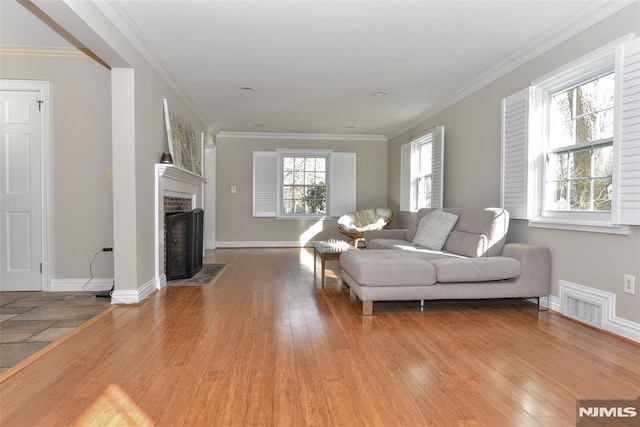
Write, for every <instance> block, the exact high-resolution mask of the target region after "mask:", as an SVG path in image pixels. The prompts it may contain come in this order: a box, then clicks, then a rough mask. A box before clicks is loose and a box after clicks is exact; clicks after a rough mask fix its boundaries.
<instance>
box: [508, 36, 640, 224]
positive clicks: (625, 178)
mask: <svg viewBox="0 0 640 427" xmlns="http://www.w3.org/2000/svg"><path fill="white" fill-rule="evenodd" d="M639 79H640V39H634V40H631V41H626V42H622V43H616V44H611V45H609V46H605V47H604V48H602V49H599V50H598V51H596V52H593V53H592V54H589V55H587V56H585V57H584V58H581V59H580V60H578V61H574V62H572V63H571V64H568V65H567V66H565V67H563V68H561V69H560V70H557V71H555V72H553V73H550V74H549V75H547V76H545V77H543V78H541V79H538V80H537V81H535V82H534V83H533V86H532V87H531V88H527V89H525V90H522V91H520V92H518V93H516V94H514V95H512V96H509V97H507V98H505V99H503V101H502V183H501V199H502V206H503V207H504V208H506V209H507V210H509V212H510V214H511V216H512V217H513V218H519V219H529V220H530V224H531V225H533V226H541V227H550V228H563V229H574V230H584V231H598V232H610V233H627V232H628V229H627V227H625V226H626V225H639V224H640V180H639V179H638V177H640V115H638V113H637V112H638V111H639V110H640V90H639V88H640V85H639V83H638V81H639Z"/></svg>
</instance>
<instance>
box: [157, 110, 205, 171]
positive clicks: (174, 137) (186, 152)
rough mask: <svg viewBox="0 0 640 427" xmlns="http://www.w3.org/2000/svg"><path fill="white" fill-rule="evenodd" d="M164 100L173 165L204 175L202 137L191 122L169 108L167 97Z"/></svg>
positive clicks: (165, 119)
mask: <svg viewBox="0 0 640 427" xmlns="http://www.w3.org/2000/svg"><path fill="white" fill-rule="evenodd" d="M162 102H163V106H164V121H165V126H166V128H167V141H168V143H169V152H170V153H171V157H172V158H173V165H174V166H177V167H179V168H182V169H185V170H188V171H190V172H193V173H195V174H197V175H200V176H202V151H203V141H202V138H200V140H198V138H196V132H195V131H194V130H193V127H192V126H191V122H189V121H188V120H186V119H185V118H183V117H181V116H180V115H178V114H177V113H176V112H175V111H173V110H172V109H170V108H169V101H168V100H167V98H163V99H162Z"/></svg>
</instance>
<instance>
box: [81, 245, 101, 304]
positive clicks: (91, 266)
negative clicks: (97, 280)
mask: <svg viewBox="0 0 640 427" xmlns="http://www.w3.org/2000/svg"><path fill="white" fill-rule="evenodd" d="M100 252H102V249H100V250H99V251H98V252H96V254H95V255H94V256H93V259H92V260H91V262H90V263H89V280H87V281H86V282H85V284H84V285H83V286H82V290H83V291H85V292H91V293H93V294H96V292H94V291H91V290H89V289H87V286H88V285H89V283H90V282H91V281H92V280H93V263H94V262H95V260H96V257H97V256H98V254H99V253H100Z"/></svg>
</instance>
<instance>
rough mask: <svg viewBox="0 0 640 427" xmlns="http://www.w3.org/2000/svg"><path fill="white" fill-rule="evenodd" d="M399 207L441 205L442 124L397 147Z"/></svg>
mask: <svg viewBox="0 0 640 427" xmlns="http://www.w3.org/2000/svg"><path fill="white" fill-rule="evenodd" d="M400 157H401V159H400V210H401V211H404V212H415V211H417V210H418V209H421V208H441V207H443V200H442V195H443V176H444V175H443V172H444V169H443V158H444V126H438V127H436V128H435V129H432V130H430V131H429V132H427V133H425V134H424V135H422V136H420V137H418V138H415V139H413V140H412V141H411V142H409V143H407V144H404V145H402V147H400Z"/></svg>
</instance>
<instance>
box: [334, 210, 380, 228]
mask: <svg viewBox="0 0 640 427" xmlns="http://www.w3.org/2000/svg"><path fill="white" fill-rule="evenodd" d="M392 213H393V212H392V211H391V209H388V208H371V209H363V210H359V211H356V212H354V213H352V214H348V215H343V216H341V217H340V218H338V230H339V231H367V230H380V229H381V228H383V227H384V226H385V225H387V223H388V222H389V219H390V218H391V216H392Z"/></svg>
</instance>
